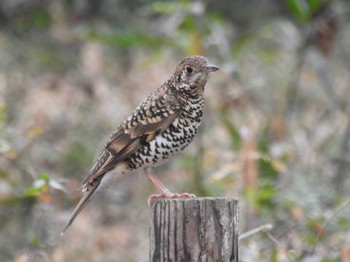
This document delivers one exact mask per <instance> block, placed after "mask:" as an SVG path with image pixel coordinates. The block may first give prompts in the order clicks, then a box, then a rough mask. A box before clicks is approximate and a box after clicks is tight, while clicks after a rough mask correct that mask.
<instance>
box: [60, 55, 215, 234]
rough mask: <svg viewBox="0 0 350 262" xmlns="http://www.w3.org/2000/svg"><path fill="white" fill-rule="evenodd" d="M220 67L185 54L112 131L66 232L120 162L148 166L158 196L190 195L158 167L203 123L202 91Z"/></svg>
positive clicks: (124, 165) (132, 166) (126, 167)
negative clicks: (170, 185)
mask: <svg viewBox="0 0 350 262" xmlns="http://www.w3.org/2000/svg"><path fill="white" fill-rule="evenodd" d="M218 69H219V68H218V67H217V66H214V65H210V64H208V59H207V58H206V57H203V56H191V57H187V58H185V59H183V60H182V61H181V62H180V63H179V65H178V66H177V68H176V70H175V72H174V74H173V75H172V76H171V78H170V79H169V80H168V81H166V82H165V83H164V84H163V85H161V86H160V87H159V88H157V89H156V90H155V91H154V92H153V93H151V94H150V95H149V96H148V97H147V98H146V99H145V100H144V101H143V102H142V103H141V104H140V105H139V106H138V107H137V108H136V109H135V111H134V112H133V113H132V114H131V115H130V116H129V117H128V118H127V119H126V120H125V121H124V122H123V124H121V125H120V126H119V127H118V128H117V130H116V131H115V132H114V133H113V134H112V135H111V137H110V139H109V140H108V142H107V144H106V146H105V147H104V148H103V150H102V152H101V153H100V156H99V157H98V159H97V162H96V164H95V165H94V166H93V167H92V169H91V171H90V173H89V174H88V176H87V177H86V178H85V179H84V180H83V181H82V183H81V188H82V191H83V193H84V194H83V197H82V199H81V200H80V202H79V203H78V205H77V207H76V208H75V209H74V211H73V213H72V215H71V217H70V219H69V220H68V222H67V224H66V226H65V228H64V230H63V232H64V231H65V230H66V229H67V228H68V227H69V226H70V225H71V223H72V222H73V221H74V219H75V218H76V216H77V215H78V214H79V212H80V211H81V210H82V209H83V208H84V206H85V204H86V203H87V202H86V201H87V200H88V199H89V198H90V196H91V195H92V194H93V193H94V191H95V190H96V189H97V188H98V186H99V184H100V183H101V180H102V178H103V177H104V175H105V174H106V173H107V172H109V171H111V170H113V169H114V168H116V167H118V170H122V172H126V171H132V170H136V169H138V168H144V169H145V172H146V174H147V175H148V177H149V178H150V179H151V181H152V182H153V183H154V185H155V186H156V187H157V188H158V189H159V191H160V194H159V195H155V196H152V197H151V198H154V197H188V196H191V195H190V194H187V193H183V194H174V193H171V192H170V191H169V190H168V189H167V188H166V187H165V186H164V185H163V184H162V183H161V182H160V180H159V179H158V177H157V176H156V175H155V173H154V171H153V167H155V166H157V165H159V164H161V163H162V162H164V161H166V160H168V159H169V158H171V157H172V156H174V155H175V154H176V153H178V152H180V151H182V150H183V149H184V148H185V147H186V146H187V145H188V144H189V143H190V142H191V141H192V139H193V137H194V136H195V134H196V132H197V129H198V127H199V125H200V123H201V118H202V109H203V102H204V99H203V91H204V86H205V84H206V82H207V80H208V78H209V73H210V72H214V71H217V70H218Z"/></svg>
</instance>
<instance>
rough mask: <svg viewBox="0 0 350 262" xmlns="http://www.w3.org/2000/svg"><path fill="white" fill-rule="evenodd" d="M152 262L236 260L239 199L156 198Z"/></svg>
mask: <svg viewBox="0 0 350 262" xmlns="http://www.w3.org/2000/svg"><path fill="white" fill-rule="evenodd" d="M151 209H152V223H151V229H150V230H151V232H150V241H151V242H150V261H151V262H170V261H171V262H180V261H181V262H192V261H193V262H197V261H203V262H204V261H206V262H211V261H213V262H214V261H215V262H231V261H233V262H238V234H239V233H238V200H237V199H234V198H180V199H168V198H164V199H155V200H154V201H152V203H151Z"/></svg>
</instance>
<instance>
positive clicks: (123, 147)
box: [81, 95, 179, 190]
mask: <svg viewBox="0 0 350 262" xmlns="http://www.w3.org/2000/svg"><path fill="white" fill-rule="evenodd" d="M178 109H179V108H177V107H176V105H175V101H174V100H173V99H172V98H171V97H170V96H168V95H166V96H159V95H158V96H157V98H155V99H147V100H145V101H144V102H143V103H142V104H141V105H140V106H139V107H138V108H137V109H136V110H135V111H134V113H133V114H132V115H131V116H130V117H129V118H128V119H127V120H126V121H125V122H124V124H123V125H121V126H120V127H119V128H118V130H117V131H115V132H114V133H113V134H112V135H111V137H110V139H109V141H108V142H107V144H106V146H105V148H104V149H103V151H102V152H101V154H100V156H99V157H98V159H97V162H96V164H95V165H94V167H93V168H92V169H91V171H90V173H89V175H88V176H87V177H86V178H85V179H84V180H83V182H82V184H81V185H82V187H83V190H84V189H86V187H87V185H88V184H89V183H92V182H93V181H94V180H95V179H97V178H98V177H99V176H101V175H104V174H105V173H107V172H109V171H111V170H112V169H114V168H115V167H116V166H117V165H118V164H119V163H121V162H122V161H124V160H125V159H127V158H128V157H129V156H131V155H132V154H134V153H135V152H136V151H137V150H138V149H140V147H141V146H142V145H144V144H146V143H149V142H150V141H152V140H153V139H154V138H155V137H156V136H157V135H158V134H159V133H161V132H163V131H164V130H165V129H167V128H168V127H169V126H170V125H171V123H173V121H174V120H175V119H176V117H177V116H178V112H179V110H178Z"/></svg>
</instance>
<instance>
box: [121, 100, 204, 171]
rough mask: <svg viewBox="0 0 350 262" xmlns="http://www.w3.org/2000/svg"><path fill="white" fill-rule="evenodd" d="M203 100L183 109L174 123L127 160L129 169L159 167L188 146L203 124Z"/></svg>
mask: <svg viewBox="0 0 350 262" xmlns="http://www.w3.org/2000/svg"><path fill="white" fill-rule="evenodd" d="M202 110H203V100H201V101H198V102H197V103H194V104H193V103H192V104H188V105H186V106H184V107H182V109H181V111H180V112H179V114H178V117H177V118H175V120H174V121H173V123H172V124H171V125H170V126H169V127H168V128H167V129H165V130H164V131H163V132H162V133H160V134H158V135H157V136H156V137H155V138H154V139H153V140H152V141H150V142H149V143H148V144H146V145H144V146H143V147H141V148H140V149H139V150H138V151H137V152H136V153H135V154H133V155H132V156H131V157H129V158H128V159H127V162H128V165H129V169H137V168H141V167H146V166H158V165H160V164H162V163H163V162H165V161H166V160H168V159H170V158H171V157H173V156H174V155H176V154H177V153H179V152H181V151H182V150H183V149H184V148H185V147H186V146H188V145H189V144H190V143H191V142H192V140H193V138H194V136H195V135H196V133H197V130H198V128H199V126H200V124H201V120H202V114H203V111H202Z"/></svg>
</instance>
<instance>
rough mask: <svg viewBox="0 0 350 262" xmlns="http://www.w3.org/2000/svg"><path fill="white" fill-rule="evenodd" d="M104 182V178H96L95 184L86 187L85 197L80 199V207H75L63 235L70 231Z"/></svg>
mask: <svg viewBox="0 0 350 262" xmlns="http://www.w3.org/2000/svg"><path fill="white" fill-rule="evenodd" d="M101 180H102V177H99V178H96V179H95V180H94V181H93V182H91V183H90V182H88V183H89V184H88V185H85V186H84V188H86V190H85V191H84V195H83V197H82V198H81V199H80V201H79V203H78V205H77V206H76V207H75V209H74V211H73V213H72V215H71V216H70V218H69V220H68V222H67V224H66V226H65V227H64V229H63V230H62V233H61V234H62V235H63V234H64V232H65V231H66V230H67V229H68V227H69V226H70V225H71V224H72V223H73V221H74V220H75V218H76V217H77V215H78V214H79V213H80V211H81V210H82V209H83V208H84V207H85V205H86V204H87V200H88V199H89V198H90V197H91V195H92V194H93V193H94V192H95V190H96V189H97V188H98V186H99V185H100V183H101Z"/></svg>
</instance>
